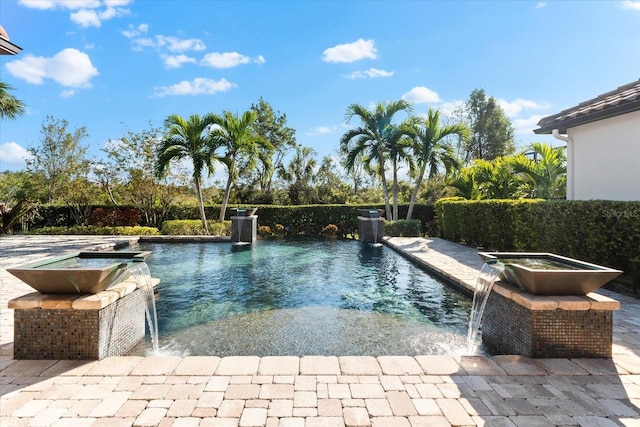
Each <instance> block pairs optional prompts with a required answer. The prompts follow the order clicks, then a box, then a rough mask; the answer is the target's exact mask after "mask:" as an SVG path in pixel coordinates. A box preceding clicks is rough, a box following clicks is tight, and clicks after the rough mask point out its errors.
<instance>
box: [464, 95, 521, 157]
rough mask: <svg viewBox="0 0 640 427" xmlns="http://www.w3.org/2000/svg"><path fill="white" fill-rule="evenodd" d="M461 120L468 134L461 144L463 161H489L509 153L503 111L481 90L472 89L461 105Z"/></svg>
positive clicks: (511, 145) (510, 145) (510, 130)
mask: <svg viewBox="0 0 640 427" xmlns="http://www.w3.org/2000/svg"><path fill="white" fill-rule="evenodd" d="M465 118H466V122H467V125H468V127H469V128H470V129H471V135H470V138H469V139H468V141H467V143H466V145H465V162H470V161H472V160H474V159H485V160H492V159H495V158H496V157H500V156H505V155H509V154H513V152H514V150H515V144H514V141H513V135H514V131H513V126H512V125H511V122H510V121H509V119H508V118H507V117H506V116H505V114H504V111H503V110H502V108H501V107H500V105H498V102H497V101H496V99H495V98H494V97H492V96H489V97H487V95H486V94H485V92H484V89H474V91H473V92H471V95H470V96H469V100H468V101H467V102H466V104H465Z"/></svg>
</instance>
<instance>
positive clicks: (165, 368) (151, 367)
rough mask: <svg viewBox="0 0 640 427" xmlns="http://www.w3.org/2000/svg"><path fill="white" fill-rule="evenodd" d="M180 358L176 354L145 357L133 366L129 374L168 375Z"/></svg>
mask: <svg viewBox="0 0 640 427" xmlns="http://www.w3.org/2000/svg"><path fill="white" fill-rule="evenodd" d="M181 360H182V359H181V358H180V357H178V356H162V357H159V356H153V357H145V358H144V359H142V360H141V361H140V362H139V363H138V364H137V365H136V366H134V367H133V369H132V370H131V373H130V375H147V376H148V375H170V374H172V373H173V371H174V369H175V368H176V366H178V364H179V363H180V361H181Z"/></svg>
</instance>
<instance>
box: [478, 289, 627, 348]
mask: <svg viewBox="0 0 640 427" xmlns="http://www.w3.org/2000/svg"><path fill="white" fill-rule="evenodd" d="M619 309H620V303H619V302H618V301H616V300H614V299H611V298H608V297H605V296H602V295H600V294H596V293H590V294H588V295H585V296H539V295H533V294H530V293H528V292H526V291H523V290H520V289H519V288H517V287H516V286H513V285H511V284H509V283H507V282H504V281H499V282H496V283H495V285H494V287H493V292H491V294H490V295H489V300H488V302H487V305H486V307H485V311H484V316H483V320H482V341H483V342H484V344H485V345H486V346H487V348H488V349H489V351H490V352H491V353H493V354H519V355H522V356H527V357H533V358H610V357H611V348H612V339H613V312H614V311H616V310H619Z"/></svg>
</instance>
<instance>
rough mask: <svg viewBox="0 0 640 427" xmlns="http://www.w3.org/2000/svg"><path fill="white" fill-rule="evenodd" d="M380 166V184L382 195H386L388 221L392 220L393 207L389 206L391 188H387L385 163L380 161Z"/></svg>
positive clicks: (385, 204)
mask: <svg viewBox="0 0 640 427" xmlns="http://www.w3.org/2000/svg"><path fill="white" fill-rule="evenodd" d="M379 166H380V182H381V183H382V194H383V195H384V209H385V211H386V213H387V219H389V220H392V219H393V218H392V217H391V205H390V204H389V188H388V187H387V177H386V175H385V174H384V162H383V161H382V160H380V161H379Z"/></svg>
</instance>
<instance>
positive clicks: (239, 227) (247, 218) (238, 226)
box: [231, 208, 258, 245]
mask: <svg viewBox="0 0 640 427" xmlns="http://www.w3.org/2000/svg"><path fill="white" fill-rule="evenodd" d="M256 210H257V208H249V209H240V208H237V209H236V208H234V209H231V242H233V244H234V245H250V244H252V243H253V242H255V241H256V239H257V235H258V216H257V215H255V212H256Z"/></svg>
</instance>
